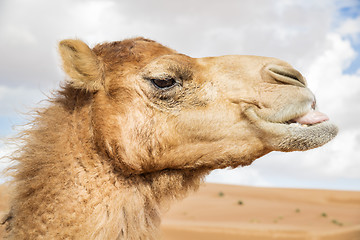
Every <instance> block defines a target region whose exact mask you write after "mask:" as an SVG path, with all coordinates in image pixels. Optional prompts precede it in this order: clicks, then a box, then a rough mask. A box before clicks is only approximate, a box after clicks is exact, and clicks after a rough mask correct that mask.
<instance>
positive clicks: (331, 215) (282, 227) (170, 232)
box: [0, 184, 360, 240]
mask: <svg viewBox="0 0 360 240" xmlns="http://www.w3.org/2000/svg"><path fill="white" fill-rule="evenodd" d="M7 200H8V195H7V188H6V186H1V185H0V217H2V216H1V215H3V214H4V213H5V212H6V208H7ZM3 231H4V229H3V228H1V227H0V239H2V237H1V236H2V233H3ZM162 235H163V236H162V239H164V240H205V239H206V240H235V239H236V240H239V239H240V240H270V239H271V240H272V239H277V240H303V239H304V240H305V239H306V240H308V239H309V240H360V192H351V191H329V190H306V189H280V188H258V187H246V186H231V185H220V184H204V185H202V186H201V187H200V190H199V191H198V192H196V193H193V194H191V195H189V196H188V197H187V198H186V199H184V200H182V201H178V202H176V203H173V204H172V205H171V207H170V210H169V211H168V212H167V213H166V214H165V215H164V217H163V222H162Z"/></svg>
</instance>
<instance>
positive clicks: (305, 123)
mask: <svg viewBox="0 0 360 240" xmlns="http://www.w3.org/2000/svg"><path fill="white" fill-rule="evenodd" d="M329 120H330V119H329V117H328V116H327V115H326V114H324V113H322V112H319V111H316V110H314V109H312V110H310V111H308V112H306V113H305V114H302V115H300V116H298V117H295V118H292V119H290V120H288V121H286V122H285V124H288V125H294V126H301V127H309V126H313V125H316V124H319V123H322V122H326V121H329Z"/></svg>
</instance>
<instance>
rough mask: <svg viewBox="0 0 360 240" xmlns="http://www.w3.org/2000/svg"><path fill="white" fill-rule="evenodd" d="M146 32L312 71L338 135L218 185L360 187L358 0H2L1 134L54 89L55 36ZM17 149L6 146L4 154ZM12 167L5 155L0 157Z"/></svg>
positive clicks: (232, 173)
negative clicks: (337, 128)
mask: <svg viewBox="0 0 360 240" xmlns="http://www.w3.org/2000/svg"><path fill="white" fill-rule="evenodd" d="M134 36H145V37H148V38H151V39H154V40H157V41H159V42H161V43H163V44H165V45H167V46H170V47H172V48H174V49H176V50H177V51H179V52H182V53H184V54H187V55H189V56H192V57H205V56H218V55H227V54H244V55H245V54H250V55H261V56H270V57H277V58H280V59H283V60H285V61H288V62H289V63H291V64H292V65H293V66H294V67H295V68H297V69H298V70H300V71H301V72H302V73H303V75H305V77H306V78H307V80H308V82H309V86H310V88H311V90H312V91H313V92H314V93H315V94H316V96H317V100H318V104H319V107H320V109H321V111H323V112H325V113H327V114H328V115H329V116H330V118H331V119H332V120H333V121H334V122H336V123H337V124H338V125H339V128H340V133H339V136H338V137H337V138H336V139H335V140H334V141H332V142H331V143H329V144H327V145H326V146H324V147H322V148H319V149H315V150H311V151H308V152H295V153H278V152H276V153H271V154H269V155H267V156H265V157H263V158H261V159H258V160H256V161H255V163H254V164H252V165H251V166H249V167H245V168H239V169H235V170H221V171H215V172H214V173H212V174H211V175H210V176H209V177H208V178H207V180H208V181H212V182H221V183H231V184H245V185H255V186H272V187H298V188H327V189H344V190H346V189H348V190H349V189H350V190H360V150H359V149H360V124H359V122H360V104H359V103H360V1H358V0H341V1H340V0H318V1H312V0H293V1H288V0H243V1H236V0H222V1H205V0H198V1H192V0H183V1H166V0H157V1H145V0H124V1H113V0H103V1H96V0H75V1H70V0H62V1H47V0H33V1H31V2H30V1H26V0H3V1H1V2H0V39H1V45H0V54H1V56H2V58H1V59H0V137H2V138H4V137H9V136H11V135H13V134H15V133H16V131H14V130H12V126H13V125H18V124H23V123H25V122H26V119H27V118H28V117H26V116H24V115H22V113H26V112H28V111H29V110H30V109H31V108H33V107H35V106H38V105H37V103H38V102H39V101H41V100H42V99H45V98H46V95H49V92H50V91H51V90H52V89H56V88H57V87H58V85H59V82H60V81H62V80H63V79H64V74H63V73H62V71H61V68H60V66H59V57H58V54H57V50H56V48H57V43H58V41H60V40H61V39H64V38H80V39H82V40H84V41H85V42H87V43H88V44H89V45H90V46H93V45H94V44H96V43H98V42H103V41H112V40H121V39H124V38H128V37H134ZM11 150H12V149H11V147H8V146H6V145H4V144H0V155H4V154H6V153H8V152H10V151H11ZM5 166H6V161H5V162H4V163H2V164H0V168H1V167H5Z"/></svg>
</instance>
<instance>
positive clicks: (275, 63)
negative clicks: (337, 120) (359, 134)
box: [3, 38, 338, 240]
mask: <svg viewBox="0 0 360 240" xmlns="http://www.w3.org/2000/svg"><path fill="white" fill-rule="evenodd" d="M59 52H60V55H61V58H62V61H63V69H64V71H65V72H66V74H67V78H66V81H65V82H64V83H63V85H62V87H61V89H60V90H59V91H57V92H56V93H54V96H53V97H51V98H49V100H48V104H47V106H46V107H44V108H41V109H38V110H37V113H36V116H34V119H33V121H32V122H31V123H30V127H29V128H28V129H27V130H25V131H24V132H23V133H22V135H23V136H22V141H23V145H22V146H21V148H20V149H19V150H18V151H17V152H16V153H14V155H13V156H12V158H13V160H14V161H15V162H17V165H16V166H15V167H14V171H12V172H13V174H14V180H13V183H12V184H13V188H14V193H13V197H12V200H11V210H10V212H9V214H8V215H7V216H6V217H5V218H4V220H3V224H4V225H5V226H6V229H7V236H6V237H7V239H17V240H19V239H136V240H138V239H158V238H159V237H160V233H159V230H158V228H159V224H160V216H161V212H162V211H163V210H166V209H167V208H168V207H169V204H170V203H171V202H172V201H173V200H175V199H181V198H183V197H185V196H186V195H187V193H189V192H191V191H195V190H196V189H198V187H199V185H200V184H201V182H202V181H203V179H204V177H205V176H206V175H207V174H209V173H210V172H211V171H212V170H214V169H222V168H228V167H230V168H236V167H238V166H246V165H249V164H251V163H252V162H253V161H254V160H255V159H257V158H259V157H261V156H263V155H265V154H267V153H269V152H271V151H283V152H291V151H305V150H308V149H313V148H317V147H319V146H322V145H324V144H325V143H327V142H328V141H330V140H331V139H333V138H334V137H335V136H336V134H337V131H338V130H337V127H336V126H335V125H334V124H333V123H331V121H330V120H329V118H328V117H327V116H326V115H325V114H323V113H321V112H319V111H318V110H316V108H317V107H316V101H315V97H314V95H313V93H312V92H311V91H310V90H309V89H308V88H307V82H306V80H305V78H304V77H303V76H302V75H301V74H300V73H299V72H298V71H297V70H295V69H294V68H293V67H291V65H289V64H288V63H286V62H284V61H281V60H278V59H275V58H268V57H258V56H240V55H231V56H220V57H206V58H191V57H189V56H186V55H184V54H180V53H178V52H176V51H175V50H172V49H170V48H168V47H165V46H163V45H161V44H159V43H157V42H155V41H152V40H148V39H144V38H133V39H126V40H122V41H116V42H105V43H102V44H98V45H96V46H95V47H93V48H92V49H91V48H90V47H89V46H88V45H87V44H85V43H84V42H83V41H81V40H63V41H61V42H60V43H59Z"/></svg>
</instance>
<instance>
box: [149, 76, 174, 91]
mask: <svg viewBox="0 0 360 240" xmlns="http://www.w3.org/2000/svg"><path fill="white" fill-rule="evenodd" d="M151 82H152V84H154V85H155V86H156V87H157V88H160V89H166V88H171V87H173V86H175V84H176V81H175V79H173V78H168V79H151Z"/></svg>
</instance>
